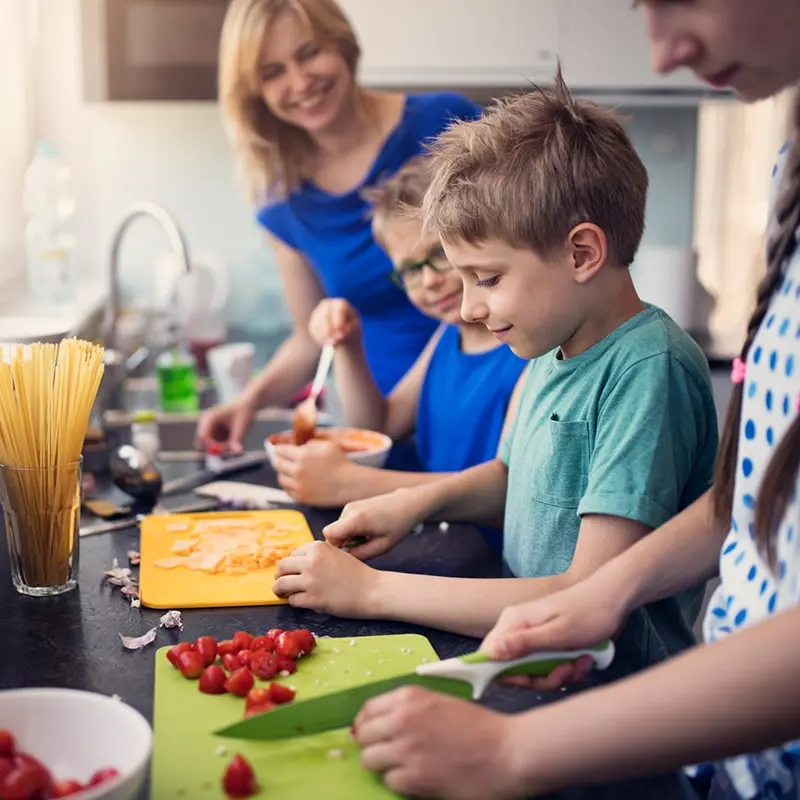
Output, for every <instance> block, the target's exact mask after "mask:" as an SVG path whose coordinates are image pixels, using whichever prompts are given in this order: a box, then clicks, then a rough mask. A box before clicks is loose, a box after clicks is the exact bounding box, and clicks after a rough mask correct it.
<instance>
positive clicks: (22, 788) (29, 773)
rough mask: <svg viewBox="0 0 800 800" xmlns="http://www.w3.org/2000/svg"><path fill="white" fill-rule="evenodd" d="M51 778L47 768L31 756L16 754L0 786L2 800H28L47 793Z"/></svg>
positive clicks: (51, 781)
mask: <svg viewBox="0 0 800 800" xmlns="http://www.w3.org/2000/svg"><path fill="white" fill-rule="evenodd" d="M52 783H53V778H52V776H51V775H50V772H49V771H48V770H47V768H46V767H45V766H44V765H43V764H41V763H40V762H39V761H37V760H36V759H35V758H34V757H33V756H29V755H27V754H25V753H18V754H17V755H16V756H14V765H13V768H12V769H11V771H10V772H8V773H7V774H6V776H5V777H4V778H3V782H2V784H0V798H3V800H29V798H33V797H36V796H38V795H39V794H43V793H44V792H46V791H49V789H50V786H51V785H52Z"/></svg>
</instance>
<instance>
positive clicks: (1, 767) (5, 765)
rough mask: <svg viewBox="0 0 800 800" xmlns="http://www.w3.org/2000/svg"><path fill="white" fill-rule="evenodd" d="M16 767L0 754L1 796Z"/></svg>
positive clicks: (267, 693)
mask: <svg viewBox="0 0 800 800" xmlns="http://www.w3.org/2000/svg"><path fill="white" fill-rule="evenodd" d="M260 691H262V692H264V694H265V695H266V699H267V700H269V691H268V690H267V689H260ZM13 769H14V762H13V761H12V760H11V758H10V757H7V756H0V797H2V789H1V787H2V786H3V778H5V777H6V775H8V773H9V772H11V770H13Z"/></svg>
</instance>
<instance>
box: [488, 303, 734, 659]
mask: <svg viewBox="0 0 800 800" xmlns="http://www.w3.org/2000/svg"><path fill="white" fill-rule="evenodd" d="M717 439H718V428H717V417H716V410H715V406H714V399H713V395H712V392H711V381H710V375H709V370H708V363H707V361H706V359H705V357H704V356H703V353H702V351H701V350H700V348H699V347H698V346H697V344H696V343H695V342H694V341H693V340H692V339H691V337H689V336H688V335H687V334H686V333H685V332H684V331H683V330H681V328H680V327H678V325H677V324H676V323H675V322H674V321H673V320H672V319H671V318H670V317H669V316H668V315H667V314H665V313H664V312H663V311H661V310H660V309H658V308H655V307H653V306H647V307H646V309H645V310H644V311H642V312H640V313H639V314H637V315H636V316H635V317H633V318H631V319H629V320H628V321H627V322H625V323H624V324H623V325H621V326H620V327H619V328H617V329H616V330H615V331H613V332H612V333H610V334H609V335H608V336H606V337H605V338H604V339H602V340H601V341H600V342H598V343H597V344H595V345H594V346H593V347H591V348H589V349H588V350H586V351H585V352H583V353H581V354H579V355H577V356H574V357H573V358H569V359H563V358H561V356H560V351H553V352H551V353H548V354H546V355H544V356H541V357H540V358H537V359H534V360H533V361H531V362H530V364H529V365H528V367H527V376H526V379H525V386H524V390H523V393H522V396H521V398H520V403H519V408H518V410H517V414H516V417H515V419H514V422H513V425H512V427H511V430H510V432H509V435H508V437H507V438H506V440H505V441H504V443H503V446H502V449H501V458H502V460H503V462H504V463H505V464H506V465H507V466H508V469H509V474H508V493H507V497H506V510H505V525H504V536H505V539H504V542H505V546H504V551H503V554H504V557H505V559H506V561H507V562H508V565H509V567H510V568H511V570H512V571H513V572H514V574H515V575H517V576H519V577H539V576H546V575H554V574H558V573H561V572H564V571H565V570H566V569H567V568H568V567H569V565H570V564H571V562H572V556H573V553H574V551H575V545H576V543H577V540H578V532H579V528H580V522H581V517H582V516H583V515H584V514H603V515H608V516H615V517H624V518H627V519H632V520H637V521H639V522H642V523H644V524H645V525H648V526H649V527H651V528H656V527H658V526H659V525H662V524H664V523H665V522H666V521H667V520H669V519H670V518H671V517H673V516H675V514H677V513H678V512H679V511H681V510H682V509H684V508H686V507H687V506H688V505H691V503H693V502H694V501H695V500H696V499H697V498H698V497H700V495H702V494H703V493H704V492H705V491H706V490H707V489H708V488H709V487H710V486H711V483H712V476H713V469H714V460H715V458H716V452H717ZM702 593H703V588H702V587H698V589H697V590H692V591H689V592H687V593H684V594H683V595H681V596H679V597H678V598H671V599H670V600H667V601H662V604H666V606H664V607H662V606H661V605H659V604H655V605H659V608H658V609H653V611H654V613H655V616H656V617H657V619H658V626H660V627H661V628H663V630H655V631H654V630H652V628H653V621H652V620H649V621H648V620H640V622H644V623H645V624H647V627H648V628H649V629H650V630H649V631H644V630H640V631H639V633H638V634H637V635H639V636H641V638H642V639H643V640H644V641H649V639H650V638H651V637H650V636H649V635H648V634H652V633H654V632H655V633H656V634H657V637H656V638H657V639H658V640H659V641H653V642H651V643H650V644H648V645H647V649H648V651H649V655H648V656H647V662H648V663H649V662H651V661H655V660H659V659H660V658H663V657H664V656H666V655H667V654H668V653H671V652H675V651H677V650H680V649H682V648H683V647H685V646H688V645H689V644H691V643H692V642H693V640H694V637H693V635H692V632H691V625H692V623H693V622H694V619H695V617H696V616H697V613H698V611H699V608H700V604H701V602H702ZM670 604H671V606H672V607H671V608H670ZM641 613H643V614H644V616H645V617H646V616H647V613H648V612H647V610H644V611H643V612H641ZM638 614H639V612H637V615H638ZM631 622H633V620H631ZM658 626H657V627H658ZM659 642H660V643H659Z"/></svg>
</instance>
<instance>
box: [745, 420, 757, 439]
mask: <svg viewBox="0 0 800 800" xmlns="http://www.w3.org/2000/svg"><path fill="white" fill-rule="evenodd" d="M744 435H745V438H746V439H750V440H752V439H755V438H756V424H755V422H753V420H751V419H749V420H747V422H745V424H744Z"/></svg>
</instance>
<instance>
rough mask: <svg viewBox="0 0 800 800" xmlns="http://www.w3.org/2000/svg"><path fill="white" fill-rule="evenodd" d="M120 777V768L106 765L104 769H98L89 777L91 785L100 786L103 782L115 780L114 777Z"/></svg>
mask: <svg viewBox="0 0 800 800" xmlns="http://www.w3.org/2000/svg"><path fill="white" fill-rule="evenodd" d="M118 777H119V770H118V769H114V767H105V768H104V769H99V770H97V772H95V773H94V775H92V777H91V778H89V786H99V785H100V784H101V783H107V782H108V781H113V780H114V778H118Z"/></svg>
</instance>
